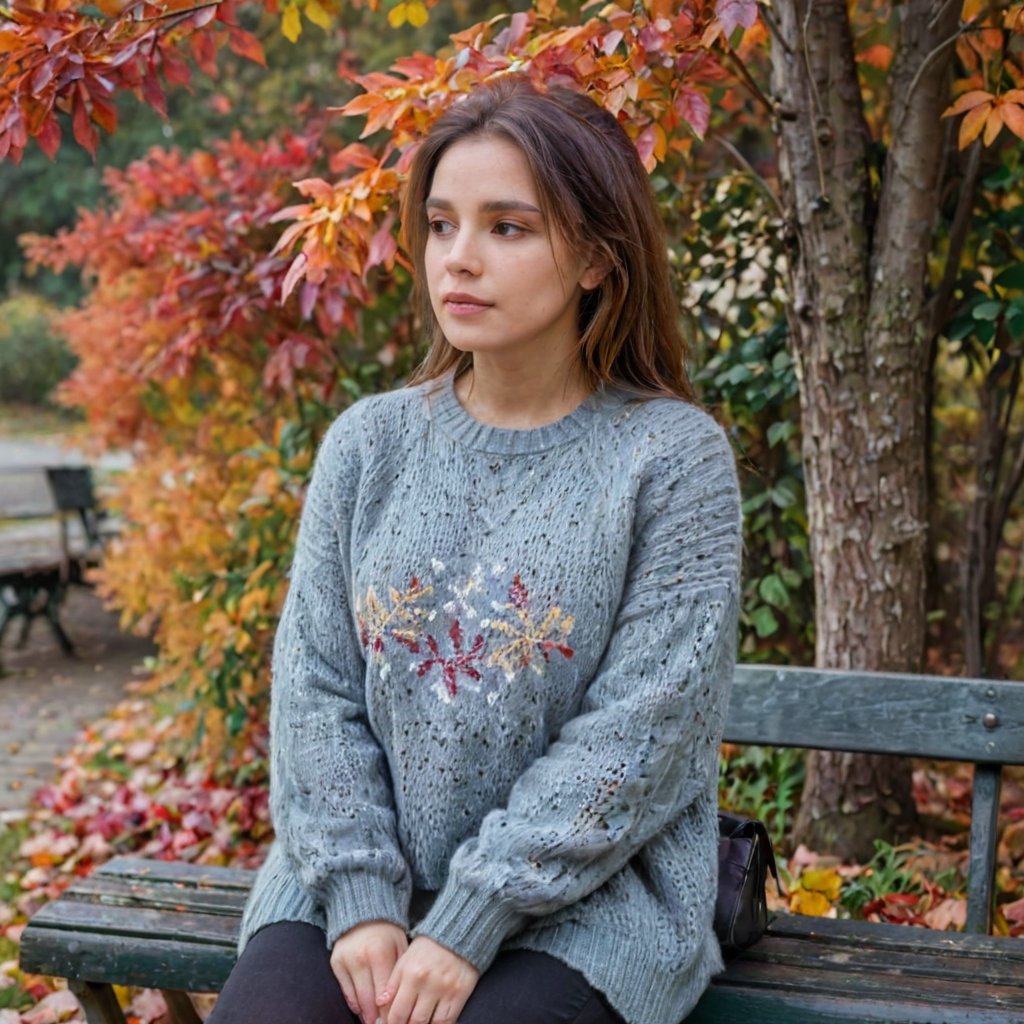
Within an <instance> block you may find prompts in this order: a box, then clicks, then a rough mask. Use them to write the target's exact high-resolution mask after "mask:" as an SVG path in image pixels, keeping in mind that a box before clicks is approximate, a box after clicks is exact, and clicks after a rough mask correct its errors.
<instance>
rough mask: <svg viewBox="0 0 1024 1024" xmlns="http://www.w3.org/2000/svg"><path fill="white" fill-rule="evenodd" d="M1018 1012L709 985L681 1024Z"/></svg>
mask: <svg viewBox="0 0 1024 1024" xmlns="http://www.w3.org/2000/svg"><path fill="white" fill-rule="evenodd" d="M1022 1014H1024V1011H1021V1012H1017V1011H1016V1010H1010V1011H1007V1010H1005V1009H996V1010H977V1009H964V1008H962V1007H949V1006H942V1005H936V1004H935V1003H916V1004H913V1003H906V1002H903V1003H899V1002H897V1003H894V1002H892V1001H891V1000H889V999H885V998H879V997H878V996H877V995H876V994H875V993H873V992H861V993H859V994H858V996H857V997H856V998H844V997H837V996H832V995H830V994H829V993H825V992H821V993H803V994H800V995H793V994H790V993H780V992H771V991H762V992H748V991H735V990H732V989H727V988H725V989H723V988H719V987H718V986H716V985H712V987H711V988H709V989H708V991H707V992H706V993H705V995H704V997H703V998H702V999H701V1001H700V1002H699V1003H698V1004H697V1007H696V1008H695V1009H694V1011H693V1013H691V1014H690V1015H689V1016H688V1017H687V1018H686V1021H685V1024H869V1022H870V1024H876V1022H877V1024H1022V1022H1024V1015H1022Z"/></svg>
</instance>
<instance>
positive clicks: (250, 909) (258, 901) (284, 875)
mask: <svg viewBox="0 0 1024 1024" xmlns="http://www.w3.org/2000/svg"><path fill="white" fill-rule="evenodd" d="M281 921H302V922H305V923H306V924H311V925H314V926H316V927H317V928H323V927H324V915H323V911H321V909H320V908H319V907H318V906H317V904H316V901H315V900H313V898H312V897H311V896H310V895H309V894H308V893H306V892H305V891H304V890H303V889H302V887H301V886H300V885H299V882H298V879H297V878H296V877H295V875H294V873H293V872H292V870H291V867H290V866H289V864H288V859H287V857H285V855H284V851H283V850H282V848H281V845H280V843H274V844H273V845H272V846H271V847H270V851H269V853H268V854H267V859H266V860H265V861H264V862H263V867H261V868H260V870H259V874H257V876H256V881H255V882H254V883H253V887H252V891H251V892H250V893H249V899H248V901H247V902H246V905H245V912H244V913H243V914H242V926H241V929H240V931H239V936H238V952H239V954H241V952H242V950H244V949H245V945H246V943H247V942H248V941H249V940H250V939H251V938H252V937H253V936H254V935H255V934H256V933H257V932H258V931H259V930H260V929H261V928H265V927H266V926H267V925H268V924H278V923H279V922H281Z"/></svg>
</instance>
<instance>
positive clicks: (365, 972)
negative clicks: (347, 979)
mask: <svg viewBox="0 0 1024 1024" xmlns="http://www.w3.org/2000/svg"><path fill="white" fill-rule="evenodd" d="M353 981H354V983H355V990H356V1003H357V1005H358V1007H359V1017H360V1019H361V1020H362V1022H363V1024H375V1022H376V1020H377V1018H378V1017H379V1016H380V1013H379V1011H378V1009H377V989H376V987H375V986H374V984H373V974H372V972H371V971H370V969H369V968H368V967H360V969H359V970H358V971H357V972H356V976H355V978H354V979H353Z"/></svg>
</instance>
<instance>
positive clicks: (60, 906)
mask: <svg viewBox="0 0 1024 1024" xmlns="http://www.w3.org/2000/svg"><path fill="white" fill-rule="evenodd" d="M32 924H33V926H34V928H37V929H42V928H47V929H49V930H50V931H56V932H69V933H78V932H81V933H85V934H91V933H95V934H97V935H124V936H134V937H137V938H140V939H148V938H151V937H152V938H158V939H175V938H178V937H179V936H180V939H179V941H180V942H181V943H182V944H203V943H213V944H214V945H218V944H230V943H232V942H233V941H234V936H235V935H236V934H237V932H238V916H237V915H234V914H232V915H231V916H230V917H228V916H224V915H222V914H200V913H195V912H193V911H191V910H187V909H184V908H183V909H182V910H180V911H179V910H163V909H161V910H155V909H152V908H150V907H142V906H134V907H123V906H109V905H105V904H102V903H84V902H81V901H80V900H56V901H55V902H53V903H48V904H47V905H46V906H45V907H43V908H42V909H41V910H40V911H39V913H38V914H36V916H35V917H34V918H33V919H32ZM171 987H172V988H173V987H174V986H171Z"/></svg>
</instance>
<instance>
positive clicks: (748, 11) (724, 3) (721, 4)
mask: <svg viewBox="0 0 1024 1024" xmlns="http://www.w3.org/2000/svg"><path fill="white" fill-rule="evenodd" d="M715 15H716V16H717V18H718V20H719V21H720V22H721V23H722V28H723V29H725V34H726V36H731V35H732V33H733V30H734V29H735V28H736V26H737V25H742V26H743V27H744V28H750V26H751V25H753V24H754V22H755V21H757V0H717V3H716V4H715Z"/></svg>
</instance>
